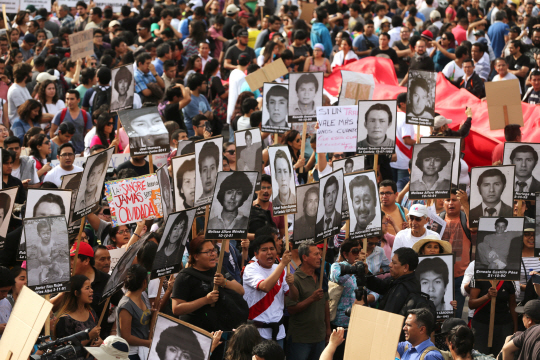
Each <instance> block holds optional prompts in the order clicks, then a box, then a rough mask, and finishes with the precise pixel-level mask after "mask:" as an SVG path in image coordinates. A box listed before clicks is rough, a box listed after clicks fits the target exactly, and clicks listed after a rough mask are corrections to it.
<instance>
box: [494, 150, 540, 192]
mask: <svg viewBox="0 0 540 360" xmlns="http://www.w3.org/2000/svg"><path fill="white" fill-rule="evenodd" d="M539 152H540V144H537V143H515V142H505V143H504V156H503V165H515V167H516V173H515V194H514V199H515V200H535V199H536V193H538V192H540V180H538V179H540V166H539V165H538V154H539Z"/></svg>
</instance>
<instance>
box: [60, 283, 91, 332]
mask: <svg viewBox="0 0 540 360" xmlns="http://www.w3.org/2000/svg"><path fill="white" fill-rule="evenodd" d="M88 280H89V279H88V278H87V277H86V276H84V275H73V276H72V277H71V280H70V282H71V287H70V290H69V292H66V293H64V301H63V303H62V307H61V308H60V311H59V312H58V318H60V317H61V316H62V315H64V314H69V313H74V312H75V311H77V309H78V308H79V296H81V290H82V288H83V286H84V283H85V282H86V281H88ZM85 308H86V309H87V310H88V311H90V310H91V309H92V308H91V307H90V304H85ZM57 324H58V322H57V323H56V325H57ZM56 325H55V327H54V332H55V333H56Z"/></svg>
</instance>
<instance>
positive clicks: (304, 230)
mask: <svg viewBox="0 0 540 360" xmlns="http://www.w3.org/2000/svg"><path fill="white" fill-rule="evenodd" d="M318 205H319V187H318V186H312V187H310V188H309V189H308V190H307V191H306V194H305V195H304V203H303V209H304V215H302V217H300V218H299V219H298V220H296V219H295V221H294V233H293V238H294V240H303V239H311V238H313V237H315V228H314V227H313V225H314V224H315V223H316V221H317V208H318Z"/></svg>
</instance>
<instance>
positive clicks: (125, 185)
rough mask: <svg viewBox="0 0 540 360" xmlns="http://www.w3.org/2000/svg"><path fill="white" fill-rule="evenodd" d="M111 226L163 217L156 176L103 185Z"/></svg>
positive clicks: (110, 182)
mask: <svg viewBox="0 0 540 360" xmlns="http://www.w3.org/2000/svg"><path fill="white" fill-rule="evenodd" d="M105 196H106V197H107V201H108V202H109V207H110V210H111V219H112V222H113V226H120V225H126V224H131V223H135V222H137V221H141V220H143V219H146V220H151V219H156V218H160V217H162V216H163V209H162V207H161V194H160V191H159V183H158V179H157V176H156V175H155V174H153V175H144V176H140V177H136V178H130V179H122V180H114V181H109V182H106V183H105Z"/></svg>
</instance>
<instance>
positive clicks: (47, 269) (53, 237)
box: [24, 215, 70, 295]
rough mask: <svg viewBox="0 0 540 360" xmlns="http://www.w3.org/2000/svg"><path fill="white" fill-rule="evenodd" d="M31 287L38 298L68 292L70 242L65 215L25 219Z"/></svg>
mask: <svg viewBox="0 0 540 360" xmlns="http://www.w3.org/2000/svg"><path fill="white" fill-rule="evenodd" d="M24 234H25V236H26V251H27V254H28V255H27V258H28V259H27V260H26V264H27V265H26V266H27V267H26V269H27V271H28V287H29V288H30V289H32V290H34V291H35V292H36V293H37V294H39V295H47V294H52V293H58V292H64V291H69V278H70V264H69V239H68V233H67V223H66V217H65V216H64V215H56V216H47V217H39V218H27V219H24Z"/></svg>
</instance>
